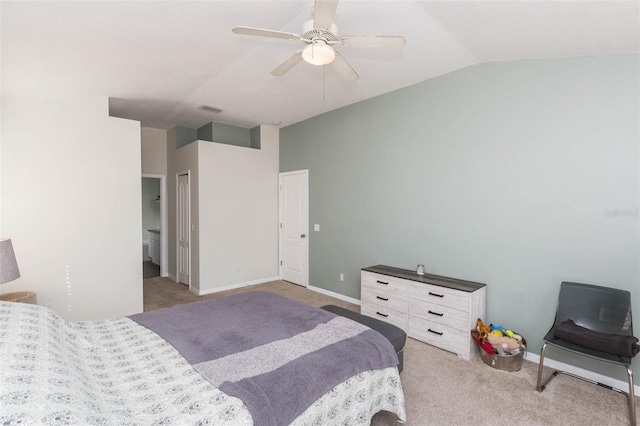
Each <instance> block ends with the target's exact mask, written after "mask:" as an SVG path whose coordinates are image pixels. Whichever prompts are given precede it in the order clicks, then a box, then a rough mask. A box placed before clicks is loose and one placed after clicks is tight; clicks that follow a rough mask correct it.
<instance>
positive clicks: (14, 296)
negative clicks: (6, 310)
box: [0, 291, 36, 305]
mask: <svg viewBox="0 0 640 426" xmlns="http://www.w3.org/2000/svg"><path fill="white" fill-rule="evenodd" d="M0 300H2V301H4V302H20V303H31V304H34V305H35V304H36V294H35V293H34V292H33V291H17V292H15V293H6V294H0Z"/></svg>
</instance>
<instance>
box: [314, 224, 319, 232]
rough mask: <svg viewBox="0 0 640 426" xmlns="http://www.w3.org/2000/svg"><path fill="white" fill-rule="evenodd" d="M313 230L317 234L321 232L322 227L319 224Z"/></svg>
mask: <svg viewBox="0 0 640 426" xmlns="http://www.w3.org/2000/svg"><path fill="white" fill-rule="evenodd" d="M313 230H314V231H316V232H320V225H319V224H317V223H316V224H315V225H313Z"/></svg>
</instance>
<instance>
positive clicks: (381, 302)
mask: <svg viewBox="0 0 640 426" xmlns="http://www.w3.org/2000/svg"><path fill="white" fill-rule="evenodd" d="M361 292H362V293H361V294H360V299H361V300H362V303H363V304H367V303H368V304H372V305H377V306H380V307H382V308H383V309H393V310H396V311H398V312H407V296H405V295H403V294H396V293H389V292H386V291H382V290H379V289H377V288H374V287H367V286H363V287H362V288H361Z"/></svg>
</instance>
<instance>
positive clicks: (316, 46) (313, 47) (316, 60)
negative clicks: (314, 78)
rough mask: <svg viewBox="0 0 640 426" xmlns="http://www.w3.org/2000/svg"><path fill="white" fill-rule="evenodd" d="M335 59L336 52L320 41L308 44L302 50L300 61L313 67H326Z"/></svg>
mask: <svg viewBox="0 0 640 426" xmlns="http://www.w3.org/2000/svg"><path fill="white" fill-rule="evenodd" d="M335 58H336V51H335V50H333V47H331V46H329V45H328V44H327V43H325V42H324V41H322V40H317V41H314V42H313V43H311V44H308V45H307V46H306V47H305V48H304V49H303V50H302V59H304V60H305V61H307V62H308V63H310V64H313V65H327V64H330V63H331V62H333V60H334V59H335Z"/></svg>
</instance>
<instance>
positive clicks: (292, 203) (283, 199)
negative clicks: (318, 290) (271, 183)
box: [280, 170, 309, 287]
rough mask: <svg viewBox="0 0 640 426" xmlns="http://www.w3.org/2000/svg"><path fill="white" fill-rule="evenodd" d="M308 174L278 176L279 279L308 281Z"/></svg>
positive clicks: (295, 281)
mask: <svg viewBox="0 0 640 426" xmlns="http://www.w3.org/2000/svg"><path fill="white" fill-rule="evenodd" d="M308 228H309V171H308V170H301V171H297V172H288V173H280V276H281V277H282V279H283V280H285V281H289V282H292V283H294V284H298V285H301V286H304V287H306V286H307V284H308V282H309V238H308V232H309V230H308Z"/></svg>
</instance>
